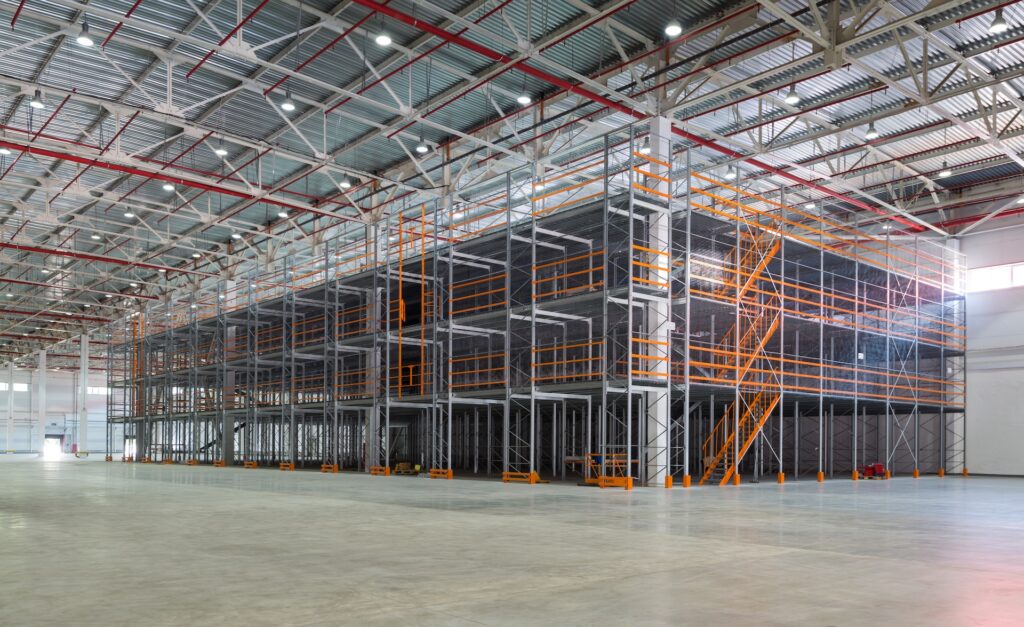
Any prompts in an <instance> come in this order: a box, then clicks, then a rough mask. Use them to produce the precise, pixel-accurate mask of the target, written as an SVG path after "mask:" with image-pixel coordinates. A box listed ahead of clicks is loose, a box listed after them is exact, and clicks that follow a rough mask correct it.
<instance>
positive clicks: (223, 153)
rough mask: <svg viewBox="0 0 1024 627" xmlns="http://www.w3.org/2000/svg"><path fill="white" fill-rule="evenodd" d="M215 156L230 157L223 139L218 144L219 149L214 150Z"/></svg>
mask: <svg viewBox="0 0 1024 627" xmlns="http://www.w3.org/2000/svg"><path fill="white" fill-rule="evenodd" d="M213 154H215V155H217V156H218V157H226V156H227V155H228V151H227V149H226V148H224V140H223V139H222V140H220V142H219V143H218V144H217V147H216V148H214V149H213Z"/></svg>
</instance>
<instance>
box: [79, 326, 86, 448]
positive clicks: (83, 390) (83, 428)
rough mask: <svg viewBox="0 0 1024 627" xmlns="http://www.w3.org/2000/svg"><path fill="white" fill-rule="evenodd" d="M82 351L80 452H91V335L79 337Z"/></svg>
mask: <svg viewBox="0 0 1024 627" xmlns="http://www.w3.org/2000/svg"><path fill="white" fill-rule="evenodd" d="M79 344H80V345H81V352H80V353H79V360H78V454H79V455H88V454H89V408H88V407H87V406H86V401H87V400H88V398H89V336H88V335H86V334H84V333H83V334H82V337H81V338H80V339H79Z"/></svg>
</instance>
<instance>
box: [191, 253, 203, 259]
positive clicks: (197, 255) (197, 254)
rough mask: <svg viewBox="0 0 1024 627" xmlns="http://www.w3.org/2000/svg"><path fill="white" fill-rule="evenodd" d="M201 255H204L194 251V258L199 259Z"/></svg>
mask: <svg viewBox="0 0 1024 627" xmlns="http://www.w3.org/2000/svg"><path fill="white" fill-rule="evenodd" d="M201 256H202V255H200V254H199V253H192V258H193V259H199V257H201Z"/></svg>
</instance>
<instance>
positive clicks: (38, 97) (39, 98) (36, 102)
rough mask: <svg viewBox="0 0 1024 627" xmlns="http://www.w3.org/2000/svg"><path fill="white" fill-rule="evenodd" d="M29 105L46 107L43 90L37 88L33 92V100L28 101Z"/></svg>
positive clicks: (37, 107) (39, 107)
mask: <svg viewBox="0 0 1024 627" xmlns="http://www.w3.org/2000/svg"><path fill="white" fill-rule="evenodd" d="M28 106H30V107H32V108H33V109H43V108H45V107H46V105H45V104H43V92H41V91H39V90H38V89H36V91H35V93H34V94H32V100H29V101H28Z"/></svg>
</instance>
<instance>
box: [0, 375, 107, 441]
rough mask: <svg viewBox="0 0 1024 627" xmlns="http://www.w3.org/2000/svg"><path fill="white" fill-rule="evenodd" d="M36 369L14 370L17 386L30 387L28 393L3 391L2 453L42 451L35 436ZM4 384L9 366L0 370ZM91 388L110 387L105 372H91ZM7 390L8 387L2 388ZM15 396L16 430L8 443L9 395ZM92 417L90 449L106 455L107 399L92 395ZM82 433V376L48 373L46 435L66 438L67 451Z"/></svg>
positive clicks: (89, 401)
mask: <svg viewBox="0 0 1024 627" xmlns="http://www.w3.org/2000/svg"><path fill="white" fill-rule="evenodd" d="M35 377H36V372H35V370H18V369H15V371H14V382H15V384H18V383H22V384H26V387H27V388H28V389H27V390H25V391H19V390H18V389H17V388H18V386H17V385H15V390H14V391H13V392H12V391H11V390H6V391H4V390H0V451H14V452H38V451H36V450H35V447H36V440H35V436H37V435H38V433H39V427H38V399H36V398H35V396H36V394H35V385H34V383H35ZM0 383H3V384H6V383H7V367H6V365H4V366H3V367H0ZM89 385H90V386H93V387H98V388H102V387H105V386H106V385H107V382H106V376H105V375H104V374H103V373H99V372H97V373H91V374H90V376H89ZM0 387H5V386H0ZM12 393H13V394H14V429H13V432H12V436H11V441H10V442H8V441H7V395H8V394H12ZM86 408H87V409H88V414H89V420H88V423H89V434H88V435H89V438H88V441H89V449H90V451H91V452H102V451H103V450H104V448H105V441H106V420H107V397H106V395H104V394H91V395H89V397H88V398H87V399H86ZM77 431H78V373H77V372H68V371H64V370H48V371H47V372H46V433H47V434H48V435H64V441H65V443H66V446H65V448H66V450H67V451H70V450H71V444H72V443H74V442H76V441H77Z"/></svg>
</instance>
